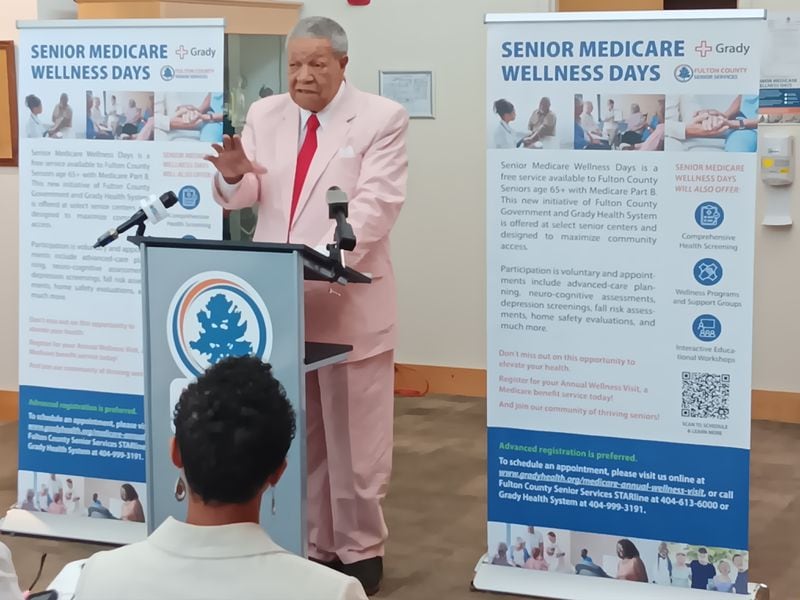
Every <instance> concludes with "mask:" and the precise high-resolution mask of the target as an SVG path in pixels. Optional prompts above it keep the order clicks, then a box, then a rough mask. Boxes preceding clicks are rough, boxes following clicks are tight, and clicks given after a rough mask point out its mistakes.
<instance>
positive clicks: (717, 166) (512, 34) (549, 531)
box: [472, 10, 769, 600]
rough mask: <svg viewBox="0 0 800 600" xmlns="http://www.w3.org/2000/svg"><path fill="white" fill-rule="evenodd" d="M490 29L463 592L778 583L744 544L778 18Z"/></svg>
mask: <svg viewBox="0 0 800 600" xmlns="http://www.w3.org/2000/svg"><path fill="white" fill-rule="evenodd" d="M485 24H486V40H487V43H486V48H487V56H486V98H485V105H484V109H485V116H486V124H487V127H486V133H487V136H486V148H487V154H486V159H487V162H486V182H487V190H486V249H487V273H486V275H487V276H486V280H487V297H486V306H487V315H486V316H487V319H486V321H487V354H486V358H487V360H486V362H487V365H486V366H487V402H486V407H487V500H488V502H487V546H486V547H485V548H486V552H487V553H486V554H485V555H484V556H483V557H482V558H481V559H480V561H479V562H478V564H477V565H476V568H475V575H474V579H473V581H472V588H473V590H479V591H491V592H500V593H506V594H515V595H521V596H529V597H544V598H553V599H559V600H584V599H586V600H588V599H591V600H625V599H631V600H634V599H637V600H638V599H639V598H641V597H643V596H647V597H648V598H653V599H656V600H657V599H661V598H663V599H664V600H667V599H670V600H672V599H682V598H683V599H687V600H691V599H693V598H694V599H697V600H700V598H702V597H703V594H705V597H706V598H716V597H721V595H722V594H724V595H725V596H726V597H730V594H731V593H735V594H736V595H738V596H739V597H749V598H753V599H759V600H763V599H764V598H768V597H769V590H768V588H767V587H766V586H765V585H763V584H754V583H751V582H750V581H749V574H750V568H749V566H750V564H751V558H750V552H749V550H748V545H749V532H748V511H749V506H750V501H749V500H750V498H749V497H750V426H751V390H752V347H753V345H752V338H753V335H752V334H753V331H752V316H753V290H754V276H753V268H754V267H753V265H754V245H755V244H754V241H755V240H754V233H755V229H756V220H755V213H756V210H755V209H756V192H757V183H758V156H759V154H758V150H759V149H758V137H759V136H758V123H759V115H758V110H759V84H760V70H761V52H762V46H763V41H764V40H763V36H764V34H765V32H766V26H765V25H766V11H764V10H699V11H646V12H645V11H639V12H634V11H626V12H583V13H581V12H578V13H539V14H534V13H520V14H487V15H486V17H485ZM587 150H588V151H590V152H587ZM576 575H577V576H576ZM641 584H645V585H647V587H646V588H645V587H642V585H641Z"/></svg>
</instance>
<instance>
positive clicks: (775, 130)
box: [739, 0, 800, 392]
mask: <svg viewBox="0 0 800 600" xmlns="http://www.w3.org/2000/svg"><path fill="white" fill-rule="evenodd" d="M739 7H740V8H766V9H768V10H769V9H775V10H798V9H800V4H798V2H797V0H739ZM759 134H760V136H762V137H763V136H765V135H793V136H795V142H794V143H795V169H796V170H797V171H796V172H798V173H800V170H798V169H800V157H798V154H800V125H769V126H762V127H760V128H759ZM781 195H788V196H790V198H791V201H792V213H793V214H792V218H793V219H794V221H795V223H796V225H794V226H793V227H786V228H778V227H763V226H761V225H757V226H756V280H755V283H756V294H755V314H754V316H753V319H754V325H755V326H754V345H753V387H754V388H756V389H769V390H782V391H794V392H797V391H800V369H798V368H797V346H798V340H800V319H798V318H797V313H798V308H799V307H800V280H799V279H798V276H797V273H798V268H797V258H798V257H800V210H798V208H797V203H798V200H800V180H799V181H796V182H795V183H794V185H792V186H791V187H790V188H789V189H785V190H780V189H775V188H768V187H767V186H765V185H763V184H762V183H759V190H758V220H757V223H761V219H762V218H763V214H764V209H765V206H766V205H767V202H769V201H770V199H771V198H773V197H778V196H781Z"/></svg>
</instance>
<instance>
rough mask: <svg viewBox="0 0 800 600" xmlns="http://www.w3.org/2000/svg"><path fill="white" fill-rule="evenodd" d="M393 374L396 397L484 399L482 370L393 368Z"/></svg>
mask: <svg viewBox="0 0 800 600" xmlns="http://www.w3.org/2000/svg"><path fill="white" fill-rule="evenodd" d="M394 374H395V378H394V388H395V392H396V393H397V395H398V396H424V395H426V394H446V395H449V396H469V397H471V398H485V397H486V370H485V369H461V368H458V367H435V366H431V365H407V364H396V365H395V368H394Z"/></svg>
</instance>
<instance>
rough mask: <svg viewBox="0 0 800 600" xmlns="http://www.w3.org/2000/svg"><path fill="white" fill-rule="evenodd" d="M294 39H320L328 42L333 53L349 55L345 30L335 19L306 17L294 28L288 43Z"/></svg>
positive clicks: (287, 39)
mask: <svg viewBox="0 0 800 600" xmlns="http://www.w3.org/2000/svg"><path fill="white" fill-rule="evenodd" d="M294 38H318V39H324V40H328V41H329V42H330V43H331V48H333V53H334V54H338V55H342V56H343V55H345V54H347V34H346V33H345V32H344V29H343V28H342V26H341V25H339V24H338V23H337V22H336V21H334V20H333V19H329V18H327V17H306V18H305V19H300V21H298V23H297V25H295V26H294V28H293V29H292V31H291V33H289V36H288V37H287V38H286V42H287V43H289V41H290V40H292V39H294Z"/></svg>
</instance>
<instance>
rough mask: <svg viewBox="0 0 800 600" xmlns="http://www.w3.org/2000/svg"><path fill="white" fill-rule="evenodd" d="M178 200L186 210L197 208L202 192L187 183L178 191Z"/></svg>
mask: <svg viewBox="0 0 800 600" xmlns="http://www.w3.org/2000/svg"><path fill="white" fill-rule="evenodd" d="M178 202H180V204H181V206H182V207H183V208H185V209H186V210H192V209H193V208H197V205H198V204H200V192H198V191H197V188H196V187H194V186H193V185H185V186H183V187H182V188H181V191H180V192H178Z"/></svg>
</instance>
